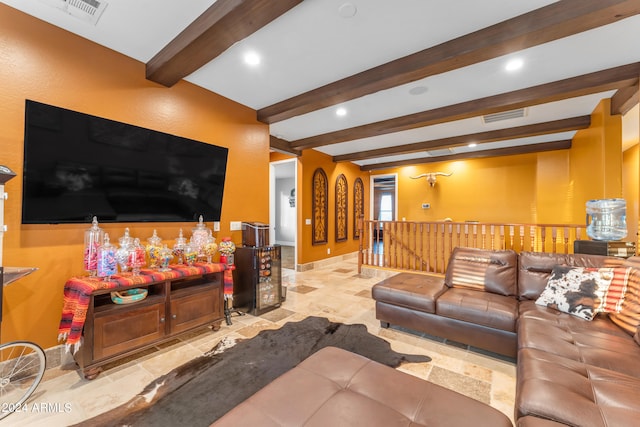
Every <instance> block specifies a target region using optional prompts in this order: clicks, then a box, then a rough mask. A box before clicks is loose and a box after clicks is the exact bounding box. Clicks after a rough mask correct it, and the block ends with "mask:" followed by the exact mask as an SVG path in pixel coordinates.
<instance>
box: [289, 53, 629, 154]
mask: <svg viewBox="0 0 640 427" xmlns="http://www.w3.org/2000/svg"><path fill="white" fill-rule="evenodd" d="M639 74H640V63H638V62H636V63H633V64H628V65H623V66H620V67H615V68H610V69H607V70H602V71H597V72H594V73H590V74H585V75H582V76H577V77H572V78H568V79H564V80H559V81H556V82H552V83H546V84H542V85H538V86H533V87H529V88H525V89H520V90H516V91H513V92H507V93H502V94H499V95H493V96H489V97H486V98H480V99H475V100H472V101H466V102H461V103H459V104H454V105H449V106H445V107H439V108H435V109H433V110H428V111H422V112H418V113H414V114H409V115H406V116H401V117H395V118H392V119H387V120H382V121H379V122H375V123H369V124H366V125H362V126H356V127H353V128H349V129H342V130H338V131H334V132H329V133H325V134H322V135H316V136H311V137H308V138H303V139H299V140H296V141H291V142H290V145H291V147H292V148H294V149H298V150H302V149H307V148H315V147H321V146H324V145H331V144H337V143H340V142H345V141H353V140H356V139H362V138H368V137H372V136H377V135H385V134H389V133H394V132H401V131H405V130H410V129H416V128H420V127H424V126H431V125H435V124H439V123H446V122H452V121H455V120H463V119H468V118H471V117H477V116H482V115H485V114H492V113H498V112H501V111H509V110H513V109H517V108H524V107H529V106H532V105H539V104H545V103H548V102H554V101H559V100H562V99H566V98H572V97H577V96H584V95H590V94H594V93H598V92H604V91H608V90H616V89H622V88H626V87H632V86H633V85H634V84H635V82H636V80H637V79H638V75H639Z"/></svg>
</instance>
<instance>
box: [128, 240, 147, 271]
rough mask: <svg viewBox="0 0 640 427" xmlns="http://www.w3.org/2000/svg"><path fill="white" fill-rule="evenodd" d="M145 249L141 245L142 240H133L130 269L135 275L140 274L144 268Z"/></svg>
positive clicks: (130, 251) (130, 249)
mask: <svg viewBox="0 0 640 427" xmlns="http://www.w3.org/2000/svg"><path fill="white" fill-rule="evenodd" d="M144 256H145V252H144V247H143V246H142V245H141V244H140V239H138V238H137V237H136V238H135V239H133V245H131V246H130V248H129V268H130V269H131V271H132V272H133V274H134V275H138V274H140V269H141V268H142V267H144V261H145V260H144Z"/></svg>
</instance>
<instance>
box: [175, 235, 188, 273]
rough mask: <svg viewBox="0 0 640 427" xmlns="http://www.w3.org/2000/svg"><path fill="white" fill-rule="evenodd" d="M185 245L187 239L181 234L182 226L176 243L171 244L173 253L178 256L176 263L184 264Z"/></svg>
mask: <svg viewBox="0 0 640 427" xmlns="http://www.w3.org/2000/svg"><path fill="white" fill-rule="evenodd" d="M186 245H187V239H186V238H185V237H184V235H183V234H182V228H181V229H180V234H179V235H178V238H177V239H176V243H175V244H174V245H173V255H174V256H175V257H176V258H178V264H184V248H185V246H186Z"/></svg>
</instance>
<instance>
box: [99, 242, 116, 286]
mask: <svg viewBox="0 0 640 427" xmlns="http://www.w3.org/2000/svg"><path fill="white" fill-rule="evenodd" d="M97 272H98V277H102V278H104V280H106V281H109V280H110V279H111V276H113V275H114V274H117V273H118V261H117V259H116V248H115V246H113V245H112V244H111V243H110V242H109V233H105V234H104V243H102V245H101V246H100V247H99V248H98V268H97Z"/></svg>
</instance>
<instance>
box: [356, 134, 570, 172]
mask: <svg viewBox="0 0 640 427" xmlns="http://www.w3.org/2000/svg"><path fill="white" fill-rule="evenodd" d="M569 148H571V140H565V141H553V142H545V143H541V144H530V145H521V146H519V147H506V148H496V149H493V150H484V151H473V152H469V153H460V154H452V155H449V156H436V157H424V158H420V159H409V160H400V161H397V162H387V163H376V164H371V165H365V166H360V170H362V171H373V170H380V169H389V168H396V167H400V166H410V165H420V164H424V163H436V162H447V161H453V160H463V159H481V158H486V157H500V156H515V155H518V154H530V153H540V152H544V151H555V150H566V149H569Z"/></svg>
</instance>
